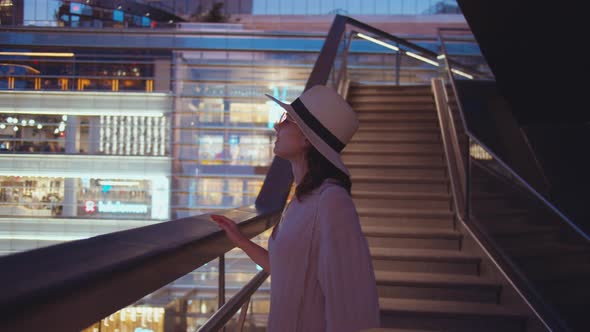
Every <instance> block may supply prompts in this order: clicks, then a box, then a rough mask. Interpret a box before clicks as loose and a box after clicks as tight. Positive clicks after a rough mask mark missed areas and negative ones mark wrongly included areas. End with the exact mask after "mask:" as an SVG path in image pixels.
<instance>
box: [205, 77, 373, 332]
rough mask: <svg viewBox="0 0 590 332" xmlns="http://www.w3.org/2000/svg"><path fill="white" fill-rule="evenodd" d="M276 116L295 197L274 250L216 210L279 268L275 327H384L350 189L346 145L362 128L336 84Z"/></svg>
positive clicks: (257, 257) (244, 244) (240, 239)
mask: <svg viewBox="0 0 590 332" xmlns="http://www.w3.org/2000/svg"><path fill="white" fill-rule="evenodd" d="M268 97H270V98H271V99H273V100H274V101H275V102H277V103H278V104H279V105H280V106H281V107H283V108H284V109H285V111H286V112H285V114H284V115H283V117H282V118H281V120H280V121H279V122H278V123H277V124H275V130H276V132H277V140H276V142H275V146H274V153H275V154H276V155H278V156H280V157H282V158H284V159H287V160H289V161H290V163H291V168H292V171H293V177H294V180H295V183H296V190H295V198H293V199H292V200H291V201H290V202H289V203H288V205H287V207H286V208H285V210H284V212H283V216H282V218H281V220H280V221H279V223H278V224H277V225H276V226H275V227H274V229H273V232H272V235H271V237H270V239H269V240H268V249H269V250H268V251H266V250H265V249H264V248H262V247H260V246H258V245H256V244H255V243H254V242H252V241H250V240H249V239H248V238H246V237H245V236H244V235H243V234H242V233H241V232H240V231H239V229H238V228H237V226H236V224H235V223H234V222H233V221H232V220H230V219H228V218H225V217H223V216H218V215H212V216H211V218H212V219H213V220H214V221H215V222H216V223H217V224H218V225H219V226H220V227H221V228H223V229H224V230H225V232H226V234H227V235H228V237H229V238H230V239H231V240H232V241H233V242H234V243H235V244H236V245H237V246H238V247H240V248H241V249H243V250H244V251H245V252H246V254H247V255H248V256H249V257H250V258H252V260H254V261H255V262H256V263H257V264H258V265H260V266H261V267H262V268H263V269H264V270H265V271H267V272H268V273H271V268H272V273H271V277H272V283H271V302H270V303H271V304H270V314H269V322H268V331H270V332H289V331H293V332H299V331H302V332H315V331H317V332H320V331H330V332H347V331H351V332H353V331H354V332H357V331H360V330H363V329H368V328H373V327H379V303H378V295H377V289H376V284H375V275H374V271H373V265H372V262H371V256H370V253H369V250H368V245H367V241H366V239H365V237H364V236H363V234H362V232H361V227H360V223H359V218H358V214H357V212H356V209H355V206H354V203H353V201H352V198H351V197H350V188H351V182H350V176H349V172H348V169H347V168H346V166H344V163H343V162H342V160H341V158H340V151H341V150H342V149H343V148H344V146H345V144H346V143H348V141H349V140H350V138H351V137H352V135H354V133H355V132H356V130H357V128H358V120H357V118H356V114H355V112H354V111H353V110H352V108H351V107H350V106H349V105H348V103H346V101H345V100H343V99H342V97H340V96H339V95H338V94H337V93H336V92H335V91H334V90H332V89H331V88H328V87H325V86H319V85H318V86H314V87H313V88H311V89H309V90H307V91H305V92H304V93H303V94H302V95H301V96H300V97H299V98H297V99H296V100H295V101H294V102H293V103H291V104H285V103H282V102H280V101H278V100H276V99H274V98H272V97H271V96H268Z"/></svg>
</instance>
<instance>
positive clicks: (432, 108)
mask: <svg viewBox="0 0 590 332" xmlns="http://www.w3.org/2000/svg"><path fill="white" fill-rule="evenodd" d="M350 106H352V109H353V110H355V112H357V114H362V113H363V112H366V111H375V112H383V111H387V112H397V111H402V112H409V111H425V112H432V113H435V112H436V105H435V104H434V102H421V103H403V104H402V103H389V102H374V103H367V102H363V103H351V104H350Z"/></svg>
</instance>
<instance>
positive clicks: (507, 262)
mask: <svg viewBox="0 0 590 332" xmlns="http://www.w3.org/2000/svg"><path fill="white" fill-rule="evenodd" d="M449 30H450V31H455V32H456V31H462V30H463V31H464V32H465V33H470V31H469V30H464V29H439V40H440V44H441V50H442V53H443V54H442V55H441V56H440V59H441V60H443V62H444V68H445V71H444V75H443V78H442V79H433V80H432V86H433V92H434V95H435V101H436V104H437V111H438V114H439V121H440V124H441V134H442V138H443V144H444V149H445V155H446V161H447V167H448V169H449V176H450V178H451V189H452V191H453V197H454V198H455V200H454V204H455V208H456V210H457V216H458V217H459V219H460V221H461V222H462V223H463V225H464V226H465V228H466V229H467V231H469V232H470V233H471V234H472V235H473V236H474V238H475V239H476V241H478V242H479V243H480V245H481V247H482V248H483V249H484V251H485V252H486V253H487V254H488V256H489V257H490V258H491V260H492V262H494V264H496V266H497V267H498V268H499V270H500V271H501V272H502V273H503V274H504V276H505V277H506V278H507V280H508V281H509V282H510V283H511V284H512V285H513V286H514V288H515V289H516V291H517V292H518V293H519V295H520V296H521V297H522V298H523V300H524V301H525V303H527V304H528V306H529V307H530V308H531V309H532V311H533V312H534V314H535V315H536V316H537V318H539V320H540V321H541V322H542V323H543V324H544V325H545V327H546V328H547V329H548V330H551V331H571V328H570V327H569V324H568V322H566V320H564V319H563V317H562V316H561V315H560V314H559V312H558V308H557V307H556V306H555V305H554V304H552V303H549V302H547V299H546V296H544V295H543V292H542V289H538V288H537V287H536V285H535V284H534V282H533V281H532V280H531V278H530V276H529V275H528V274H527V273H526V271H523V270H522V268H521V267H520V266H519V264H518V263H516V262H515V261H514V258H513V257H511V255H510V254H509V253H508V252H507V251H505V250H503V248H502V246H501V245H499V244H498V243H497V241H496V240H495V239H494V237H493V236H491V235H490V234H489V233H488V231H487V229H485V227H483V226H481V225H482V223H481V222H480V221H479V220H478V218H479V215H478V213H477V212H474V211H473V210H474V208H475V207H474V203H473V195H474V194H473V192H472V190H473V188H472V186H473V181H474V175H473V174H472V170H473V169H474V167H478V168H479V169H485V170H487V172H489V173H490V175H491V176H494V177H497V178H502V180H503V181H504V182H505V183H508V184H512V185H516V186H515V190H518V191H519V192H522V193H523V195H525V196H526V197H528V199H530V200H534V201H535V202H536V203H537V204H539V205H541V206H542V208H543V209H546V210H547V211H549V213H551V214H552V215H554V216H557V219H559V220H560V225H561V226H564V227H565V228H567V229H568V233H570V235H568V236H569V237H576V240H577V241H578V243H581V244H583V245H586V246H590V236H588V234H586V233H585V232H584V231H583V230H582V229H580V228H579V227H578V226H577V225H576V224H575V223H574V222H572V221H571V220H570V219H569V218H568V217H567V216H566V215H565V214H564V213H562V212H561V211H560V210H559V209H558V208H556V207H555V206H554V205H553V204H552V203H551V202H550V201H549V200H548V199H547V198H546V197H544V196H543V195H542V194H541V193H539V192H538V191H537V190H535V188H533V186H531V185H530V184H529V183H527V181H526V180H524V179H523V178H522V177H521V176H520V175H519V174H518V173H517V172H516V171H514V170H513V169H512V168H511V167H510V166H509V165H508V164H507V163H506V162H504V161H503V160H502V158H500V157H499V156H498V155H497V154H496V153H495V152H494V150H493V149H491V148H489V147H488V146H486V144H485V143H484V142H482V141H481V140H480V139H479V138H478V137H477V136H476V135H475V134H474V133H472V132H471V131H470V128H469V125H468V123H467V121H466V116H465V113H464V109H463V105H462V103H461V100H460V98H459V96H460V95H459V93H458V91H457V84H456V81H457V80H458V79H459V78H458V75H457V74H458V73H457V72H458V71H459V70H458V69H457V68H456V66H454V64H455V63H456V62H455V61H451V56H450V55H449V52H448V49H447V47H446V41H445V38H444V37H443V32H444V31H449ZM461 76H463V77H462V78H464V77H465V76H464V75H461ZM475 78H476V79H480V80H482V79H483V80H489V79H493V76H491V75H489V74H484V75H481V76H479V77H475ZM451 99H454V101H455V104H456V105H455V107H456V108H455V109H454V108H453V107H452V106H451V102H450V100H451ZM457 117H459V118H457ZM456 125H457V126H456ZM461 135H463V137H464V139H466V141H467V142H466V143H467V144H466V145H464V146H463V147H462V146H461V144H460V143H459V141H460V136H461Z"/></svg>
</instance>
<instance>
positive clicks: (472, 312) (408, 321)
mask: <svg viewBox="0 0 590 332" xmlns="http://www.w3.org/2000/svg"><path fill="white" fill-rule="evenodd" d="M379 307H380V308H381V326H382V327H393V328H414V329H429V330H434V331H445V332H446V331H451V332H473V331H478V332H498V331H502V332H522V331H524V327H525V324H526V316H525V315H522V314H520V313H518V311H517V310H516V309H514V308H509V307H506V306H501V305H497V304H489V303H472V302H465V301H433V300H417V299H391V298H379Z"/></svg>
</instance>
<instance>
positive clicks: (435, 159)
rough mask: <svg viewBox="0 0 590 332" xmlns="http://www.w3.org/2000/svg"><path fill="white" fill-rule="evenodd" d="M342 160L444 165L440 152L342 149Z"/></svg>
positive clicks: (370, 163)
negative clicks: (421, 152) (425, 153)
mask: <svg viewBox="0 0 590 332" xmlns="http://www.w3.org/2000/svg"><path fill="white" fill-rule="evenodd" d="M342 160H343V161H344V164H347V163H349V162H351V163H359V162H363V163H365V164H369V165H390V164H396V165H412V164H428V165H438V166H440V165H444V159H443V155H442V153H437V154H428V155H421V154H418V153H414V152H396V153H388V152H385V153H380V152H377V151H370V152H349V151H346V150H345V151H342Z"/></svg>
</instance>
